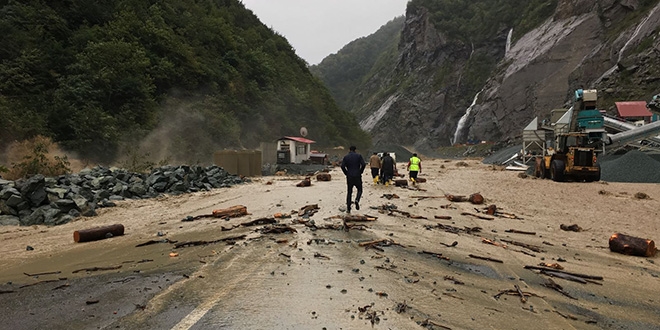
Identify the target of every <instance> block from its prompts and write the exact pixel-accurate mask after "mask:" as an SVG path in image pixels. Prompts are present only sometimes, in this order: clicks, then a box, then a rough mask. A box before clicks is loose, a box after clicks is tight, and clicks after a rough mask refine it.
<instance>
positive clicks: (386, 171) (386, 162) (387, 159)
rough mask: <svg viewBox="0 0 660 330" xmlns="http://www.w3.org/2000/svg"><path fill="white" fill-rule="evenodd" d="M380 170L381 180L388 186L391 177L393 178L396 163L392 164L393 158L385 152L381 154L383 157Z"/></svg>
mask: <svg viewBox="0 0 660 330" xmlns="http://www.w3.org/2000/svg"><path fill="white" fill-rule="evenodd" d="M381 166H382V167H381V171H380V173H381V174H380V176H381V178H382V180H383V183H384V184H385V185H386V186H389V185H390V183H391V181H392V178H394V172H396V168H395V167H396V164H394V158H392V156H390V154H388V153H387V152H386V153H384V154H383V159H381Z"/></svg>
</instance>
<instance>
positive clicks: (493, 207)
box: [486, 204, 497, 215]
mask: <svg viewBox="0 0 660 330" xmlns="http://www.w3.org/2000/svg"><path fill="white" fill-rule="evenodd" d="M495 213H497V205H495V204H491V205H488V208H487V209H486V214H488V215H495Z"/></svg>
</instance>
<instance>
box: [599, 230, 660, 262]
mask: <svg viewBox="0 0 660 330" xmlns="http://www.w3.org/2000/svg"><path fill="white" fill-rule="evenodd" d="M610 251H612V252H618V253H623V254H627V255H633V256H640V257H653V256H655V253H656V252H657V251H658V249H656V248H655V242H653V240H650V239H644V238H640V237H635V236H629V235H625V234H621V233H617V234H613V235H612V236H610Z"/></svg>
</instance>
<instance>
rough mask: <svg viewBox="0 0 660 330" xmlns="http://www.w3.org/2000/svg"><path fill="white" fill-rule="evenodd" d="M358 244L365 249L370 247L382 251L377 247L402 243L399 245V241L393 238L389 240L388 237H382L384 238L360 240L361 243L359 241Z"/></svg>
mask: <svg viewBox="0 0 660 330" xmlns="http://www.w3.org/2000/svg"><path fill="white" fill-rule="evenodd" d="M358 245H359V246H361V247H364V248H365V249H369V248H372V249H376V250H379V251H381V252H382V251H383V249H380V248H378V247H385V246H392V245H398V246H403V245H401V244H399V243H397V242H395V241H394V240H391V239H389V238H384V239H379V240H375V241H369V242H362V243H359V244H358Z"/></svg>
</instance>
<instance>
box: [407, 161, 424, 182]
mask: <svg viewBox="0 0 660 330" xmlns="http://www.w3.org/2000/svg"><path fill="white" fill-rule="evenodd" d="M406 167H407V168H408V171H409V172H408V175H409V176H410V181H412V183H413V184H415V183H416V182H417V174H418V173H421V172H422V160H421V159H419V157H417V154H413V155H412V157H410V160H409V161H408V165H407V166H406Z"/></svg>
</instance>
